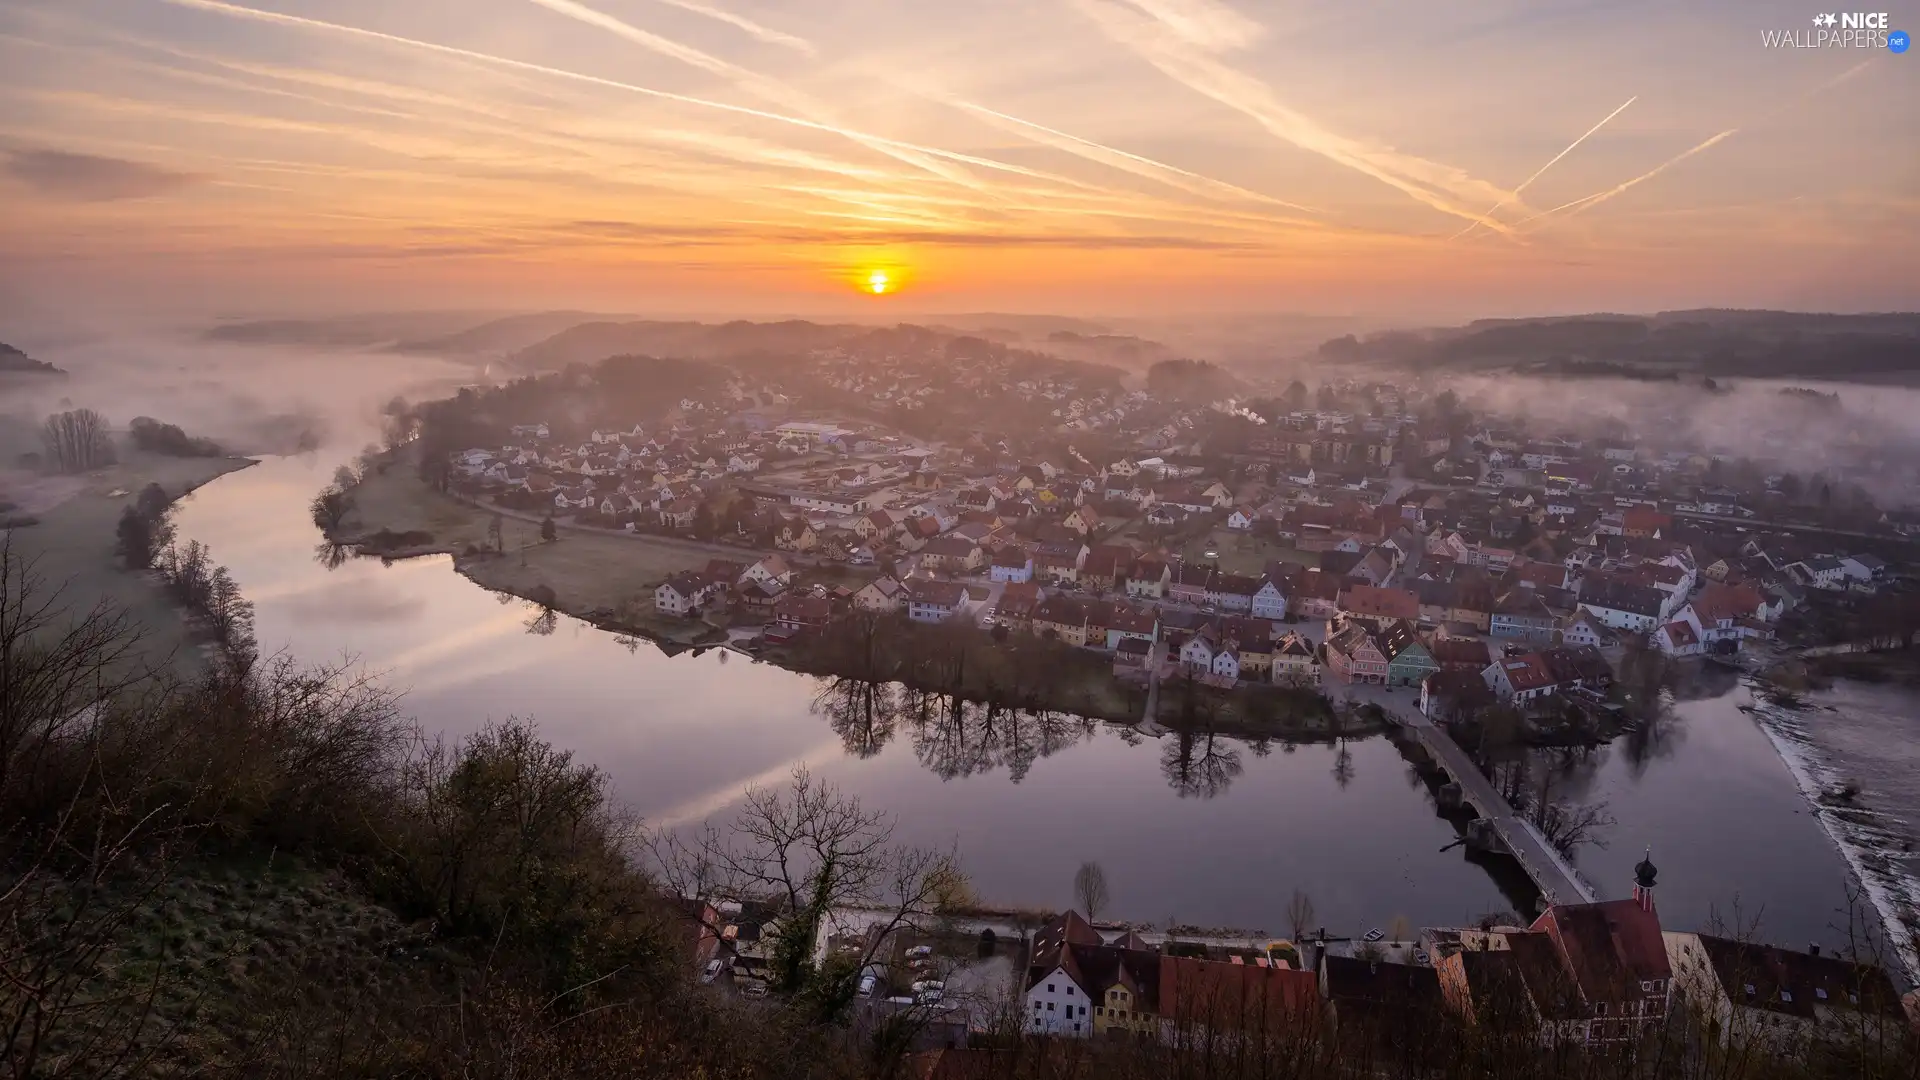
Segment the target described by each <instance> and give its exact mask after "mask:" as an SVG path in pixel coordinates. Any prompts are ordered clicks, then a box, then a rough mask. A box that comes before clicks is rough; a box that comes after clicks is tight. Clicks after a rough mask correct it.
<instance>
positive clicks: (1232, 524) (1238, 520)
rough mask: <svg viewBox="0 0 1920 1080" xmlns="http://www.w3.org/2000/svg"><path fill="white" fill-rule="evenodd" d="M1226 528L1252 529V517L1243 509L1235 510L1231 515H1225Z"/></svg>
mask: <svg viewBox="0 0 1920 1080" xmlns="http://www.w3.org/2000/svg"><path fill="white" fill-rule="evenodd" d="M1227 528H1229V529H1251V528H1253V515H1252V514H1251V513H1249V512H1247V511H1246V510H1243V509H1242V510H1235V511H1234V512H1233V513H1231V514H1228V515H1227Z"/></svg>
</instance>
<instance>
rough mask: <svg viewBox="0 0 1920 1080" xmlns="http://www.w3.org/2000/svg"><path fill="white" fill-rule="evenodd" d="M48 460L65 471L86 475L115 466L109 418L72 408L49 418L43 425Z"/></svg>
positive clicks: (88, 410)
mask: <svg viewBox="0 0 1920 1080" xmlns="http://www.w3.org/2000/svg"><path fill="white" fill-rule="evenodd" d="M40 441H41V442H42V443H44V444H46V447H47V457H48V458H49V459H50V460H51V461H52V462H53V465H54V467H55V468H57V469H59V470H60V471H62V472H86V471H87V470H88V469H97V468H99V467H101V466H102V465H111V464H113V441H112V440H111V439H110V438H108V436H107V418H106V417H104V416H101V415H100V414H99V413H97V412H94V411H93V410H92V409H69V410H67V411H66V412H58V413H54V414H53V415H52V416H49V417H47V419H46V422H45V423H44V424H42V425H41V426H40Z"/></svg>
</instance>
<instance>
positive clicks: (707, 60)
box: [528, 0, 985, 191]
mask: <svg viewBox="0 0 1920 1080" xmlns="http://www.w3.org/2000/svg"><path fill="white" fill-rule="evenodd" d="M528 2H529V3H531V4H534V5H535V6H537V7H543V8H546V9H547V10H548V11H551V12H554V13H555V14H558V15H564V16H566V17H567V18H569V19H573V20H575V21H578V22H582V23H585V24H587V25H588V26H592V27H597V28H599V29H601V30H605V31H607V32H608V33H610V34H613V35H614V36H616V37H621V38H625V39H626V40H628V41H631V42H633V43H634V44H635V45H638V46H640V47H641V48H643V49H648V50H651V51H653V52H656V53H659V54H660V55H662V56H665V57H668V58H670V59H674V60H678V61H680V62H681V63H683V64H687V65H688V66H690V67H696V68H699V69H700V70H701V71H705V72H708V73H710V74H714V75H718V76H720V77H722V78H725V79H730V80H732V81H733V83H734V84H735V85H737V86H739V87H741V88H743V89H745V90H747V91H748V92H749V93H752V94H754V95H756V96H758V97H760V98H762V99H764V100H766V101H770V102H773V103H776V104H785V105H786V106H788V107H789V108H791V109H793V110H794V111H795V112H797V113H800V114H801V115H802V116H806V117H808V118H809V119H812V120H815V121H818V122H822V123H824V122H825V121H824V120H822V119H821V118H822V117H825V116H828V115H830V112H829V110H827V109H825V108H824V107H822V106H821V105H820V104H819V103H818V102H815V101H813V100H811V99H810V98H808V97H807V95H805V94H803V93H801V92H800V91H799V90H797V89H795V88H793V87H791V86H788V85H787V84H785V83H783V82H781V81H780V80H778V79H773V78H769V77H767V76H765V75H762V74H760V73H759V72H757V71H750V70H748V69H746V68H743V67H741V66H739V65H738V64H734V63H730V62H728V61H726V60H723V59H721V58H719V57H717V56H713V55H711V54H708V53H705V52H702V51H700V50H699V49H696V48H693V47H692V46H689V45H683V44H681V43H680V42H678V41H674V40H672V39H671V38H665V37H661V36H660V35H659V34H655V33H653V32H651V31H648V30H642V29H641V28H640V27H637V26H634V25H633V24H632V23H629V22H626V21H625V20H623V19H619V18H616V17H614V16H612V15H609V14H607V13H606V12H604V11H600V10H598V9H596V8H592V7H589V6H588V5H586V4H583V3H580V2H579V0H528ZM855 141H857V142H859V143H860V144H861V145H863V146H865V147H867V149H869V150H874V151H878V152H879V153H882V154H885V155H887V156H888V157H891V158H894V159H896V160H898V161H900V162H902V163H903V164H907V165H911V166H913V167H914V168H916V169H922V170H925V171H926V172H930V173H932V174H934V175H935V176H938V177H940V178H941V179H942V180H946V181H948V182H950V183H955V184H959V185H961V186H963V187H970V188H974V189H975V190H981V191H984V190H985V188H984V185H982V184H981V183H980V181H979V180H977V179H975V178H974V177H973V176H971V175H969V174H968V173H967V172H966V171H965V170H962V169H956V168H954V167H953V166H952V165H950V164H948V163H946V162H944V161H940V160H936V159H933V158H930V157H928V156H927V155H925V154H919V153H914V152H912V151H909V150H902V149H900V148H898V147H892V146H886V145H883V144H881V143H878V142H875V141H872V140H869V139H865V138H860V137H855Z"/></svg>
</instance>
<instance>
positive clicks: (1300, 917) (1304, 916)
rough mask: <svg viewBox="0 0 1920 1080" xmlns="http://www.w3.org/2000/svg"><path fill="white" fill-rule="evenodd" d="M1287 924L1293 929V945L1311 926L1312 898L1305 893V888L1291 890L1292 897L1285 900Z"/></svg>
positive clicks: (1304, 935)
mask: <svg viewBox="0 0 1920 1080" xmlns="http://www.w3.org/2000/svg"><path fill="white" fill-rule="evenodd" d="M1287 926H1288V927H1290V928H1291V929H1292V930H1293V942H1294V944H1295V945H1298V944H1299V943H1300V939H1301V938H1303V937H1306V936H1307V931H1308V930H1310V929H1312V927H1313V898H1312V897H1310V896H1308V895H1307V893H1306V890H1305V889H1295V890H1293V899H1291V900H1289V901H1287Z"/></svg>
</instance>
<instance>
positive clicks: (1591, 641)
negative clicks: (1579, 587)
mask: <svg viewBox="0 0 1920 1080" xmlns="http://www.w3.org/2000/svg"><path fill="white" fill-rule="evenodd" d="M1617 643H1618V640H1617V639H1616V638H1615V637H1614V636H1613V633H1612V631H1611V630H1609V629H1608V627H1607V624H1606V623H1604V622H1601V621H1600V619H1599V617H1598V616H1596V615H1594V614H1593V613H1592V612H1590V611H1588V610H1587V609H1586V608H1581V609H1580V610H1578V611H1576V612H1574V613H1573V614H1571V615H1569V616H1567V617H1566V619H1565V620H1563V621H1562V622H1561V623H1560V644H1562V645H1591V646H1593V647H1594V648H1596V649H1605V648H1608V647H1610V646H1612V645H1615V644H1617Z"/></svg>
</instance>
